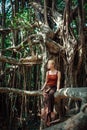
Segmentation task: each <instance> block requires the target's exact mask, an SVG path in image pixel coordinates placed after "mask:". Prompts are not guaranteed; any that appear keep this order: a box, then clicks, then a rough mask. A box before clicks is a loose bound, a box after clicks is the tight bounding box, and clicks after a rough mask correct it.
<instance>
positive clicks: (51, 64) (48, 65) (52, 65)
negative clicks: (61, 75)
mask: <svg viewBox="0 0 87 130" xmlns="http://www.w3.org/2000/svg"><path fill="white" fill-rule="evenodd" d="M47 68H48V69H51V68H54V63H53V62H52V61H48V64H47Z"/></svg>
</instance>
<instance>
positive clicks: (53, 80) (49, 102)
mask: <svg viewBox="0 0 87 130" xmlns="http://www.w3.org/2000/svg"><path fill="white" fill-rule="evenodd" d="M57 73H58V72H56V74H50V73H49V71H48V75H47V85H46V89H45V94H46V95H45V96H44V108H45V109H46V110H47V112H46V113H45V114H46V116H45V117H46V119H45V121H46V122H47V121H48V119H50V121H51V112H53V108H54V93H55V92H56V89H57V79H58V76H57Z"/></svg>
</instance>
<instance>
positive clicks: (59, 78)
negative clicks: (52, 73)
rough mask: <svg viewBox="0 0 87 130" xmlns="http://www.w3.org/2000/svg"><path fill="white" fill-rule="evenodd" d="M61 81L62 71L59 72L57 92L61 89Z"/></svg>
mask: <svg viewBox="0 0 87 130" xmlns="http://www.w3.org/2000/svg"><path fill="white" fill-rule="evenodd" d="M60 80H61V72H60V71H58V79H57V91H58V90H59V89H60Z"/></svg>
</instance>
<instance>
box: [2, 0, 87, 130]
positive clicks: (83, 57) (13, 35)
mask: <svg viewBox="0 0 87 130" xmlns="http://www.w3.org/2000/svg"><path fill="white" fill-rule="evenodd" d="M0 5H1V9H0V16H1V17H0V104H1V108H0V118H1V119H0V120H1V121H2V122H5V128H6V129H8V130H11V129H12V130H18V129H19V128H20V129H23V130H24V129H30V130H33V127H32V126H30V125H29V122H30V123H31V120H34V121H35V122H37V120H39V123H38V124H39V126H40V127H39V126H37V127H38V128H34V130H35V129H38V130H39V129H43V128H42V126H41V125H40V123H41V120H40V112H41V104H42V92H41V91H40V89H41V86H42V85H43V83H44V80H45V73H46V64H47V61H48V60H49V59H50V58H53V59H54V60H55V61H56V68H57V69H58V70H60V71H61V74H62V78H61V89H60V91H59V92H56V93H55V109H56V112H57V113H58V111H60V110H62V113H63V114H64V116H65V114H66V112H65V111H67V110H68V109H69V110H68V113H71V109H72V108H73V107H74V108H75V109H74V108H73V110H76V109H78V110H77V111H74V112H76V113H77V114H76V115H75V116H73V114H72V116H73V117H72V116H71V117H70V119H67V120H66V119H65V118H64V119H63V121H62V123H60V122H57V121H55V122H54V123H56V125H55V126H52V127H50V128H48V129H52V130H53V129H55V130H57V129H59V130H60V129H63V130H68V129H69V128H70V130H71V129H72V130H82V129H87V126H86V121H87V104H86V103H87V88H86V87H87V2H86V1H85V0H80V1H79V0H36V1H35V0H33V1H31V0H29V1H27V0H26V1H25V0H22V1H20V0H19V1H17V0H13V1H12V0H1V1H0ZM61 99H62V104H63V105H62V109H61V108H60V109H58V104H59V102H60V100H61ZM82 105H83V107H82ZM78 112H79V113H78ZM81 116H82V119H81ZM5 117H6V118H5ZM71 119H72V120H71ZM3 120H4V121H3ZM65 120H66V121H65ZM74 120H75V121H76V123H73V122H74ZM81 121H83V126H81V124H80V123H81ZM3 124H4V123H2V124H1V123H0V128H1V129H3V130H4V129H5V128H4V127H3ZM70 124H72V126H71V125H70ZM78 126H80V127H78Z"/></svg>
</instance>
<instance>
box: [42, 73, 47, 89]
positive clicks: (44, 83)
mask: <svg viewBox="0 0 87 130" xmlns="http://www.w3.org/2000/svg"><path fill="white" fill-rule="evenodd" d="M47 75H48V72H46V79H45V83H44V85H43V87H42V88H41V90H44V89H45V87H46V84H47Z"/></svg>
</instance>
